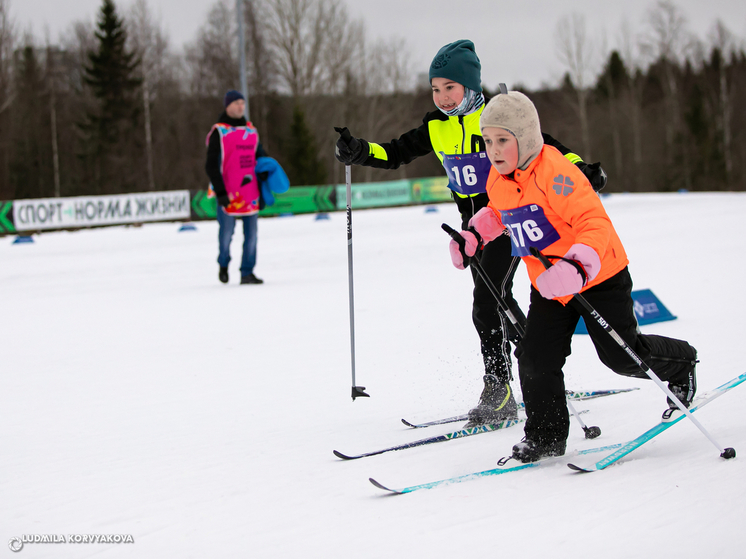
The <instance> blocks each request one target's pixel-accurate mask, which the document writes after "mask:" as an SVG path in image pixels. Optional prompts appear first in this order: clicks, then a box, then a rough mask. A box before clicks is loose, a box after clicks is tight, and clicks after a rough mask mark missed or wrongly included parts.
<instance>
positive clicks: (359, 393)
mask: <svg viewBox="0 0 746 559" xmlns="http://www.w3.org/2000/svg"><path fill="white" fill-rule="evenodd" d="M350 174H351V173H350V166H349V165H345V182H346V185H347V276H348V284H349V288H350V289H349V292H350V359H351V362H352V401H353V402H354V401H355V398H360V397H366V398H369V397H370V395H369V394H366V393H365V392H364V391H365V387H364V386H355V290H354V287H353V285H354V284H353V279H352V179H351V178H350Z"/></svg>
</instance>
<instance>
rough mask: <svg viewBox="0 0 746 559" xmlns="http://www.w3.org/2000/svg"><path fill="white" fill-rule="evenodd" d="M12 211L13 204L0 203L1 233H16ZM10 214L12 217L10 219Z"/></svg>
mask: <svg viewBox="0 0 746 559" xmlns="http://www.w3.org/2000/svg"><path fill="white" fill-rule="evenodd" d="M12 209H13V202H0V233H15V230H16V228H15V226H14V225H13V214H12V212H11V210H12ZM9 213H10V217H8V214H9Z"/></svg>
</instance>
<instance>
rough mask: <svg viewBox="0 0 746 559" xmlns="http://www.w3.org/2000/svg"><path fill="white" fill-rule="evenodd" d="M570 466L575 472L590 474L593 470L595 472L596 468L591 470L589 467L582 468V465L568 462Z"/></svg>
mask: <svg viewBox="0 0 746 559" xmlns="http://www.w3.org/2000/svg"><path fill="white" fill-rule="evenodd" d="M567 467H568V468H570V469H571V470H572V471H574V472H580V473H581V474H589V473H591V472H595V471H596V470H589V469H588V468H581V467H580V466H576V465H575V464H568V465H567Z"/></svg>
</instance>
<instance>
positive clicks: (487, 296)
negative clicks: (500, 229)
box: [454, 193, 526, 382]
mask: <svg viewBox="0 0 746 559" xmlns="http://www.w3.org/2000/svg"><path fill="white" fill-rule="evenodd" d="M454 201H455V202H456V205H457V206H458V209H459V212H460V213H461V228H462V229H467V228H468V226H469V220H470V219H471V218H472V217H473V216H474V214H475V213H477V212H478V211H479V210H481V209H482V208H484V207H485V206H487V204H488V203H489V197H488V196H487V194H486V193H482V194H477V195H476V196H470V197H468V198H460V197H458V196H455V195H454ZM519 263H520V258H517V257H514V256H513V255H512V254H511V241H510V237H509V236H507V235H503V236H501V237H498V238H497V239H495V240H494V241H492V242H490V243H487V244H486V245H485V247H484V250H483V251H482V252H480V264H481V265H482V269H483V270H484V273H485V274H486V275H487V277H488V278H489V280H490V281H491V282H492V283H493V284H494V285H495V287H496V288H497V290H498V292H499V294H500V296H501V297H502V298H503V299H504V301H505V303H506V304H507V305H508V307H509V308H510V310H511V311H512V313H513V316H514V317H515V318H516V320H517V321H518V322H519V323H520V324H521V326H524V327H525V324H526V316H525V315H524V314H523V311H522V310H521V308H520V307H519V306H518V303H517V302H516V300H515V299H514V298H513V276H515V271H516V269H517V268H518V264H519ZM471 276H472V279H473V281H474V298H473V303H472V313H471V316H472V321H473V322H474V327H475V328H476V330H477V334H479V340H480V345H481V349H482V359H483V360H484V372H485V373H487V374H493V375H495V376H496V377H497V378H498V379H500V380H502V381H503V382H508V381H510V380H512V378H513V375H512V372H511V369H512V363H511V358H510V343H509V340H510V341H512V342H513V344H514V345H517V344H518V340H519V338H520V336H519V335H518V332H516V331H515V329H514V328H513V325H512V324H511V323H510V321H509V320H508V319H507V318H506V317H505V316H503V314H502V313H501V312H500V310H499V307H498V303H497V300H496V299H495V297H494V295H492V292H491V291H490V290H489V288H488V287H487V284H486V283H485V282H484V280H483V279H482V278H481V276H480V275H479V274H478V273H477V271H476V270H475V269H474V268H471Z"/></svg>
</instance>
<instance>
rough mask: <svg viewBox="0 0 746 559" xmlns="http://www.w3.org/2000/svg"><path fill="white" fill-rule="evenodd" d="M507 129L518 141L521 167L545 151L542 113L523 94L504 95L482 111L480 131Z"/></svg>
mask: <svg viewBox="0 0 746 559" xmlns="http://www.w3.org/2000/svg"><path fill="white" fill-rule="evenodd" d="M490 127H495V128H504V129H505V130H507V131H509V132H510V133H511V134H513V136H515V137H516V140H518V167H519V168H523V166H524V165H525V164H526V162H527V161H529V160H530V159H533V158H534V157H535V156H536V154H538V153H539V151H541V148H542V146H543V145H544V139H543V138H542V136H541V125H540V124H539V113H537V112H536V107H534V104H533V103H532V102H531V99H529V98H528V97H526V96H525V95H524V94H523V93H521V92H520V91H511V92H509V93H500V94H498V95H496V96H495V97H493V98H492V99H490V102H489V103H487V106H486V107H485V108H484V110H483V111H482V117H481V118H480V119H479V128H480V130H481V131H482V133H483V134H484V129H485V128H490Z"/></svg>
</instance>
